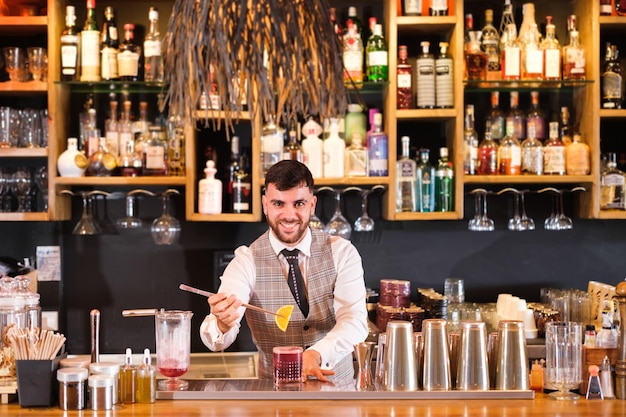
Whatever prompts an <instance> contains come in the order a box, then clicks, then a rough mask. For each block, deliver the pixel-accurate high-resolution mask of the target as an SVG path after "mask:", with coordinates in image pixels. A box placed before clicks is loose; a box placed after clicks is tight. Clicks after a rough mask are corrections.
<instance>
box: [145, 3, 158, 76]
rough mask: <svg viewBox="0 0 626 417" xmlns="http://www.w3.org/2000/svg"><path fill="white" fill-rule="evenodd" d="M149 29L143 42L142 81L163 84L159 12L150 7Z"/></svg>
mask: <svg viewBox="0 0 626 417" xmlns="http://www.w3.org/2000/svg"><path fill="white" fill-rule="evenodd" d="M148 19H149V20H150V29H149V31H148V33H147V34H146V39H145V40H144V42H143V55H144V58H145V62H144V80H145V81H146V82H149V83H162V82H163V59H162V56H161V34H160V33H159V10H158V9H157V8H156V7H150V11H149V12H148Z"/></svg>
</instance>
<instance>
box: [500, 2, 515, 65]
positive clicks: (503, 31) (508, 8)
mask: <svg viewBox="0 0 626 417" xmlns="http://www.w3.org/2000/svg"><path fill="white" fill-rule="evenodd" d="M510 24H515V15H514V14H513V5H512V4H511V0H504V6H503V7H502V16H501V17H500V49H502V48H503V47H504V44H505V43H506V41H507V36H508V34H507V26H508V25H510ZM500 65H502V63H501V64H500Z"/></svg>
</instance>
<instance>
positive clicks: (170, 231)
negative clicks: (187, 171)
mask: <svg viewBox="0 0 626 417" xmlns="http://www.w3.org/2000/svg"><path fill="white" fill-rule="evenodd" d="M170 194H180V193H179V192H178V190H173V189H169V190H165V192H163V194H162V195H161V199H162V200H163V214H162V215H161V217H157V218H156V219H154V221H153V222H152V227H151V228H150V231H151V233H152V240H153V241H154V243H155V244H157V245H173V244H175V243H177V242H178V239H179V238H180V229H181V227H180V222H179V221H178V220H177V219H176V218H175V217H173V216H171V215H170Z"/></svg>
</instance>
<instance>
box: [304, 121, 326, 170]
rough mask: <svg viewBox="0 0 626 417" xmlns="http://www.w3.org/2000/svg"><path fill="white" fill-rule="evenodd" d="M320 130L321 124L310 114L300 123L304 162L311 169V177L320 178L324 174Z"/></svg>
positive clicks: (322, 145)
mask: <svg viewBox="0 0 626 417" xmlns="http://www.w3.org/2000/svg"><path fill="white" fill-rule="evenodd" d="M322 130H323V129H322V126H320V124H319V123H317V121H316V120H315V119H314V118H313V117H312V116H310V117H309V120H307V121H306V123H304V124H303V125H302V134H303V135H304V140H303V141H302V153H303V154H304V155H303V157H304V164H305V165H306V166H307V167H308V168H309V171H311V175H312V176H313V178H322V177H323V176H324V165H323V162H324V144H323V142H322V139H320V137H319V136H320V135H321V134H322Z"/></svg>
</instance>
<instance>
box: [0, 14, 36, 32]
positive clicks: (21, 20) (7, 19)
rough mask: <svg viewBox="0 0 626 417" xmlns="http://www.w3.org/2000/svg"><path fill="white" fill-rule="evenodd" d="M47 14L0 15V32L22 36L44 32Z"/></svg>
mask: <svg viewBox="0 0 626 417" xmlns="http://www.w3.org/2000/svg"><path fill="white" fill-rule="evenodd" d="M47 30H48V16H0V34H1V35H4V36H23V35H32V34H36V33H46V31H47Z"/></svg>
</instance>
